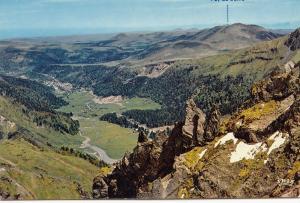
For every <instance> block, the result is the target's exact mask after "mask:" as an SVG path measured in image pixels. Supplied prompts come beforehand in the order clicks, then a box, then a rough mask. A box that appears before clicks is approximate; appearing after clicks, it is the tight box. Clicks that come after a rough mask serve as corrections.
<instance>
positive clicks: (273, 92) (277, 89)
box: [251, 62, 300, 103]
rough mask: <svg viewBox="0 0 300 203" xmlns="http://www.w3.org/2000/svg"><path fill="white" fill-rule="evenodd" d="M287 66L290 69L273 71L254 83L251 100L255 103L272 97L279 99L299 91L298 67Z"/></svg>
mask: <svg viewBox="0 0 300 203" xmlns="http://www.w3.org/2000/svg"><path fill="white" fill-rule="evenodd" d="M289 63H290V62H289ZM289 63H288V64H289ZM286 66H287V65H286ZM289 67H290V71H284V72H279V71H274V72H273V73H272V74H271V76H270V77H267V78H266V79H264V80H261V81H259V82H257V83H256V84H254V85H253V87H252V89H251V96H252V98H253V100H254V101H255V102H256V103H257V102H259V101H270V100H272V99H275V100H280V99H283V98H286V97H288V96H290V95H291V94H293V93H295V92H297V91H299V88H300V87H299V67H298V66H297V67H295V66H289Z"/></svg>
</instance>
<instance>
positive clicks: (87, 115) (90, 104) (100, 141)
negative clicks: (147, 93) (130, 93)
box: [59, 91, 160, 159]
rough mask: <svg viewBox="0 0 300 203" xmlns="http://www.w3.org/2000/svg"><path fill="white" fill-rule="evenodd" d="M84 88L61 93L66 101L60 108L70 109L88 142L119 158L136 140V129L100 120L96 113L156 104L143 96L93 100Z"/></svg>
mask: <svg viewBox="0 0 300 203" xmlns="http://www.w3.org/2000/svg"><path fill="white" fill-rule="evenodd" d="M93 98H94V97H93V95H92V94H91V93H90V92H87V91H77V92H73V93H69V94H65V95H64V99H65V100H66V101H68V102H69V105H67V106H64V107H62V108H60V109H59V110H60V111H63V112H72V113H73V114H74V118H75V119H78V120H79V122H80V129H81V132H82V134H83V135H84V136H86V137H89V138H91V144H92V145H96V146H98V147H100V148H102V149H103V150H105V151H106V153H107V154H108V156H110V157H111V158H113V159H120V158H121V157H122V156H123V155H124V153H125V152H126V151H131V150H132V149H133V148H134V147H135V146H136V142H137V136H138V134H137V132H135V131H134V130H133V129H128V128H123V127H120V126H118V125H115V124H112V123H108V122H105V121H100V120H99V117H100V116H102V115H104V114H106V113H111V112H116V113H122V112H124V111H128V110H132V109H140V110H146V109H158V108H160V105H159V104H157V103H155V102H153V101H152V100H150V99H147V98H138V97H134V98H126V99H124V100H123V101H122V102H120V103H111V104H97V103H95V102H94V101H93Z"/></svg>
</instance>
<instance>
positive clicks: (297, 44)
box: [285, 29, 300, 51]
mask: <svg viewBox="0 0 300 203" xmlns="http://www.w3.org/2000/svg"><path fill="white" fill-rule="evenodd" d="M285 45H286V46H288V47H289V48H290V50H292V51H295V50H297V49H299V48H300V29H298V30H296V31H295V32H293V33H292V34H290V37H289V39H288V40H287V41H286V42H285Z"/></svg>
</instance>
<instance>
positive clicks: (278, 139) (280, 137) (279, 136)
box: [268, 131, 286, 155]
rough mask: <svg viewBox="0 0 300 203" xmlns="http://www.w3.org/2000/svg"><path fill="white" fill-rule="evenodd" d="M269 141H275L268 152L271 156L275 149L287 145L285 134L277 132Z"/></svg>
mask: <svg viewBox="0 0 300 203" xmlns="http://www.w3.org/2000/svg"><path fill="white" fill-rule="evenodd" d="M269 140H274V142H273V144H272V145H271V147H270V148H269V150H268V155H270V154H271V152H272V151H273V150H274V149H277V148H279V147H280V146H281V145H283V144H284V143H285V140H286V137H285V135H284V134H283V133H281V132H278V131H277V132H276V133H274V134H273V135H272V136H271V137H269Z"/></svg>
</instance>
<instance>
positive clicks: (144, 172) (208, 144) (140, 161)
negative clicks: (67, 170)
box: [93, 64, 300, 199]
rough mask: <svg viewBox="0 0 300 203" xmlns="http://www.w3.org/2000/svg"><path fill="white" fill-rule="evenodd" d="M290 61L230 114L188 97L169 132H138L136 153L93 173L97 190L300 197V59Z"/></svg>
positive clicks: (114, 194) (116, 194)
mask: <svg viewBox="0 0 300 203" xmlns="http://www.w3.org/2000/svg"><path fill="white" fill-rule="evenodd" d="M289 67H290V70H288V69H282V70H281V71H277V72H274V73H272V74H271V76H269V77H267V78H265V79H264V80H262V81H260V82H258V83H256V84H255V85H254V86H253V89H252V100H251V101H249V102H248V103H247V105H245V106H244V107H242V109H240V110H239V111H238V112H236V113H235V114H234V115H232V116H231V117H230V118H229V119H228V120H223V121H222V122H221V121H220V120H221V119H220V113H219V111H218V109H217V108H213V109H212V110H211V112H210V113H209V114H208V115H207V116H205V115H204V114H203V112H202V111H201V110H200V109H198V108H197V106H196V105H195V103H194V102H193V101H192V100H190V101H188V102H187V109H186V119H185V122H182V123H177V124H176V125H175V127H174V129H173V130H172V132H171V135H170V136H166V135H165V134H163V133H162V134H160V135H158V136H156V137H155V139H154V140H148V139H146V138H145V137H144V135H143V134H140V136H139V141H138V144H137V147H136V148H135V149H134V150H133V153H131V154H130V155H129V154H126V155H125V156H124V158H123V159H122V161H120V162H119V163H117V165H116V166H115V168H114V169H113V170H112V172H111V173H109V174H108V175H105V176H101V175H100V176H98V177H96V178H95V180H94V185H93V191H94V195H93V196H94V198H97V199H98V198H140V199H166V198H170V199H174V198H267V197H298V196H299V192H300V191H299V188H300V187H299V179H300V175H299V174H300V94H299V93H300V91H299V86H300V82H299V66H298V65H297V64H296V65H291V66H290V65H289ZM221 128H222V130H220V129H221Z"/></svg>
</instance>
